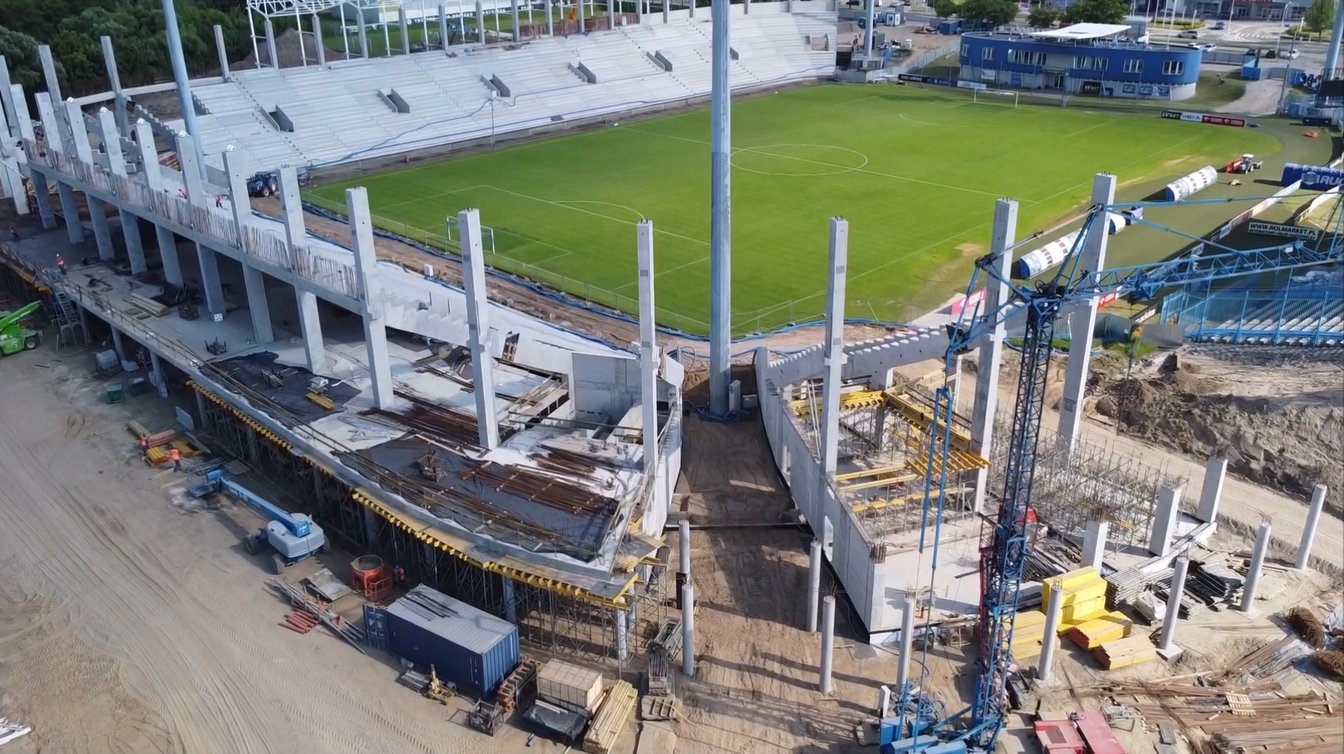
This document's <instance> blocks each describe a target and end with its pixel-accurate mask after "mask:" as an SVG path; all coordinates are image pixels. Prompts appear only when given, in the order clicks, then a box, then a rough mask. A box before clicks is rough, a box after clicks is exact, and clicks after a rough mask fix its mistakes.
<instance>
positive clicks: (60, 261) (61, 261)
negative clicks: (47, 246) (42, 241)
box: [56, 254, 65, 275]
mask: <svg viewBox="0 0 1344 754" xmlns="http://www.w3.org/2000/svg"><path fill="white" fill-rule="evenodd" d="M56 269H58V270H60V271H61V274H62V275H64V274H65V257H63V256H61V255H60V254H57V255H56Z"/></svg>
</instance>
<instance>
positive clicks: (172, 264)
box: [154, 225, 183, 288]
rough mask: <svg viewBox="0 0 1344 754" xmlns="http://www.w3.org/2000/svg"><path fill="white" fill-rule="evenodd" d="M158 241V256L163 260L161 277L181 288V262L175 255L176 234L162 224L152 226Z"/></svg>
mask: <svg viewBox="0 0 1344 754" xmlns="http://www.w3.org/2000/svg"><path fill="white" fill-rule="evenodd" d="M154 235H155V236H156V238H157V240H158V242H159V258H160V259H161V260H163V279H164V280H167V281H168V282H170V283H172V284H173V285H175V286H177V287H179V288H181V287H182V285H183V281H182V262H181V260H180V259H179V258H178V256H177V235H176V234H175V233H173V232H172V231H171V230H168V229H167V228H165V227H163V226H162V225H155V226H154Z"/></svg>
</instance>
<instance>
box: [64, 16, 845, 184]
mask: <svg viewBox="0 0 1344 754" xmlns="http://www.w3.org/2000/svg"><path fill="white" fill-rule="evenodd" d="M732 13H733V24H732V32H731V33H732V44H733V55H732V70H731V73H730V78H731V83H732V86H733V88H734V90H736V91H753V90H772V89H776V88H778V87H780V86H782V85H787V84H791V83H796V82H805V81H810V80H817V79H820V78H826V77H830V76H831V75H832V74H833V72H834V69H835V52H834V47H835V41H834V39H835V29H836V21H835V12H834V10H830V11H829V12H828V11H827V10H826V3H823V2H811V1H799V2H791V3H751V4H749V5H734V6H732ZM621 18H625V17H621ZM604 20H605V19H604ZM626 20H628V21H630V22H631V23H628V24H627V23H624V22H618V24H617V25H616V26H615V28H614V29H610V30H605V31H594V32H589V33H585V34H574V35H569V36H556V37H552V38H541V39H536V40H532V41H528V42H523V43H517V44H513V43H510V44H478V43H475V42H473V43H471V44H466V45H452V44H450V45H447V46H446V48H442V47H441V48H437V49H429V50H426V51H424V52H419V53H411V54H408V55H392V56H388V57H371V58H367V59H363V58H358V57H356V58H354V59H350V60H343V59H342V60H331V59H325V60H324V62H323V63H322V64H317V63H316V62H315V61H314V63H313V64H309V65H300V66H298V67H290V68H284V67H281V68H274V67H269V66H265V67H263V66H261V65H260V63H259V62H256V67H254V68H236V69H234V70H227V71H225V73H224V75H223V76H219V77H213V78H206V79H199V80H196V81H193V82H192V97H193V105H194V108H195V110H196V114H197V128H198V129H199V132H200V141H201V148H202V151H203V152H204V156H205V159H206V161H207V163H209V164H210V165H212V166H214V167H222V166H223V157H222V155H223V152H224V150H225V148H226V147H229V146H233V147H234V148H235V149H236V150H238V151H239V152H240V153H241V156H242V157H243V159H244V160H245V162H246V163H247V164H251V165H254V166H257V167H264V168H272V167H275V166H278V165H280V164H291V165H296V166H304V167H308V168H309V169H313V170H316V169H321V168H324V167H330V166H336V165H340V164H343V163H348V162H354V161H359V160H369V159H376V158H380V157H387V156H392V155H399V154H404V153H407V152H411V151H417V150H427V149H433V148H435V147H442V146H444V145H448V144H453V143H457V142H463V141H471V140H479V139H494V138H501V137H502V138H509V137H518V136H527V135H532V134H535V133H539V132H545V131H554V130H563V129H566V128H573V127H579V126H582V125H584V124H591V123H594V122H601V121H602V120H603V119H608V118H614V117H620V116H621V115H624V114H629V113H637V112H642V111H650V110H657V109H663V108H672V107H678V106H683V105H687V104H691V103H693V102H696V101H698V100H701V99H703V98H705V97H707V96H708V95H709V92H710V56H709V42H710V29H711V26H710V22H709V14H708V13H707V12H706V11H705V10H702V11H701V13H700V14H699V16H698V17H694V18H693V17H691V11H690V10H689V9H684V10H675V11H669V12H668V13H667V14H648V15H646V16H645V23H642V24H639V23H633V22H634V20H635V17H633V16H631V17H629V18H628V19H626ZM450 40H451V37H450ZM309 44H311V42H310V43H309ZM270 46H271V47H273V46H274V43H273V41H272V43H271V45H270ZM313 52H315V51H310V52H309V53H308V54H309V55H311V54H313ZM356 52H357V51H356ZM324 57H326V56H325V54H324ZM305 60H306V58H305ZM254 61H259V59H257V58H254ZM84 104H91V102H86V103H84ZM150 108H151V110H153V109H154V108H153V106H152V105H151V106H150ZM159 115H160V117H159V118H158V120H159V121H160V123H162V125H163V126H164V127H165V130H170V131H172V132H174V133H176V132H178V131H181V130H182V129H183V123H182V120H181V118H180V111H176V112H174V110H171V109H170V110H167V111H160V113H159ZM174 116H176V117H174Z"/></svg>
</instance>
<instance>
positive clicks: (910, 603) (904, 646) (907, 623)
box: [896, 593, 915, 698]
mask: <svg viewBox="0 0 1344 754" xmlns="http://www.w3.org/2000/svg"><path fill="white" fill-rule="evenodd" d="M914 656H915V600H914V599H913V598H912V596H911V595H910V594H909V593H906V595H905V609H904V611H903V612H902V613H901V653H900V659H899V662H900V664H899V665H897V666H896V693H897V694H900V695H901V697H902V698H904V696H905V693H906V687H907V685H909V684H910V660H911V659H913V658H914Z"/></svg>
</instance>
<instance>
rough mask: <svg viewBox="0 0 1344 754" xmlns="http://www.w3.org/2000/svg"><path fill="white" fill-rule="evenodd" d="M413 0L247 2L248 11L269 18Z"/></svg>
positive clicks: (283, 0) (265, 0)
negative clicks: (342, 7)
mask: <svg viewBox="0 0 1344 754" xmlns="http://www.w3.org/2000/svg"><path fill="white" fill-rule="evenodd" d="M410 1H411V0H247V9H248V10H249V11H256V12H257V13H260V14H262V15H263V16H266V17H268V18H271V17H275V16H293V15H296V14H304V15H307V14H310V13H321V12H322V11H327V10H331V9H332V8H336V7H339V6H342V5H348V6H352V7H354V8H382V7H383V6H384V5H390V6H393V7H396V6H398V5H406V4H407V3H408V2H410Z"/></svg>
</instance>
